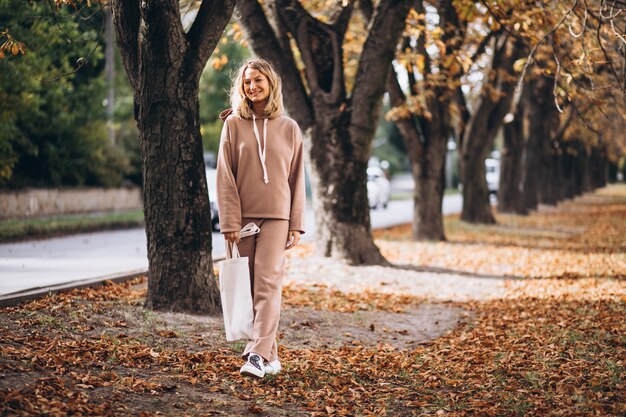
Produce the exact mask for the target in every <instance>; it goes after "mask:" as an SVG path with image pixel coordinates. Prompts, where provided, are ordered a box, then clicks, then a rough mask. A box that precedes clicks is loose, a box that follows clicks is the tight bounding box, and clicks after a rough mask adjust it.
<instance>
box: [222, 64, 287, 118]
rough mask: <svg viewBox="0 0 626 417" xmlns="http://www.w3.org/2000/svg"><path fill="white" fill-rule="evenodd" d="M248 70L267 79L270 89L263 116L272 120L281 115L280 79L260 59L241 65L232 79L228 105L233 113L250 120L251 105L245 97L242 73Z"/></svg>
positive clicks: (272, 69)
mask: <svg viewBox="0 0 626 417" xmlns="http://www.w3.org/2000/svg"><path fill="white" fill-rule="evenodd" d="M248 68H253V69H255V70H257V71H259V72H260V73H261V74H263V75H265V77H267V81H268V84H269V87H270V92H269V95H268V96H267V105H266V106H265V116H267V117H269V118H274V117H277V116H280V115H282V114H283V112H284V109H283V92H282V85H281V81H280V77H279V76H278V74H277V73H276V71H274V68H273V67H272V64H270V63H269V62H267V61H266V60H264V59H261V58H252V59H249V60H247V61H246V62H244V63H243V64H241V66H240V67H239V70H238V71H237V75H236V76H235V78H234V79H233V86H232V88H231V90H230V105H231V107H232V109H233V112H234V113H235V114H236V115H237V116H239V117H242V118H244V119H251V118H252V103H251V102H250V100H249V99H248V98H247V97H246V93H245V90H244V82H243V81H244V80H243V77H244V73H245V72H246V70H247V69H248Z"/></svg>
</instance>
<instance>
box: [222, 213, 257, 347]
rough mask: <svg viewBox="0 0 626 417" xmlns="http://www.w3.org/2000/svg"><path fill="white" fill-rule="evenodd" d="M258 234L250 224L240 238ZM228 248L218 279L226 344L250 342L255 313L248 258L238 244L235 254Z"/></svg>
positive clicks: (233, 249)
mask: <svg viewBox="0 0 626 417" xmlns="http://www.w3.org/2000/svg"><path fill="white" fill-rule="evenodd" d="M258 232H259V228H258V226H257V225H256V224H254V223H249V224H248V225H246V226H245V227H244V228H243V229H242V230H241V232H240V237H241V238H244V237H246V236H250V235H253V234H255V233H258ZM226 245H227V248H226V259H225V260H224V261H222V262H221V263H220V277H219V278H220V280H219V282H220V295H221V298H222V312H223V314H224V330H225V332H226V340H228V341H233V340H242V339H247V340H249V339H252V324H253V321H254V311H253V309H252V292H251V290H250V270H249V269H248V257H242V256H240V255H239V249H238V248H237V244H236V243H233V245H232V250H229V249H230V248H229V247H228V246H229V244H228V243H226Z"/></svg>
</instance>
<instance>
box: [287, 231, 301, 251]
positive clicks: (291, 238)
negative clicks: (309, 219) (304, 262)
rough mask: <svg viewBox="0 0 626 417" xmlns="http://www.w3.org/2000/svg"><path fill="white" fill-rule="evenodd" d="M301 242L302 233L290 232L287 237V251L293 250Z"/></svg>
mask: <svg viewBox="0 0 626 417" xmlns="http://www.w3.org/2000/svg"><path fill="white" fill-rule="evenodd" d="M299 241H300V232H299V231H297V230H290V231H289V234H288V235H287V246H286V247H285V249H291V248H293V247H294V246H296V245H297V244H298V242H299Z"/></svg>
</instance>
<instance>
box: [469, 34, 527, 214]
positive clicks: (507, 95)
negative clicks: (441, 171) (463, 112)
mask: <svg viewBox="0 0 626 417" xmlns="http://www.w3.org/2000/svg"><path fill="white" fill-rule="evenodd" d="M500 41H501V40H497V41H496V45H497V43H498V42H500ZM502 42H503V45H501V46H497V49H496V51H495V52H494V57H493V62H492V71H496V73H495V74H494V75H493V79H494V81H492V82H491V83H488V84H485V86H484V88H483V90H482V92H481V97H480V103H479V105H478V108H477V109H476V111H475V112H474V113H473V114H472V116H471V118H470V121H469V123H468V126H467V128H466V129H465V130H464V132H463V135H462V138H461V141H460V142H461V146H459V151H460V155H459V156H460V159H459V162H460V168H461V181H462V183H463V210H462V212H461V220H464V221H467V222H471V223H484V224H491V223H495V222H496V220H495V217H494V216H493V212H492V210H491V203H490V201H489V190H488V188H487V179H486V178H485V159H486V158H487V155H488V153H489V150H490V149H491V146H492V145H493V141H494V140H495V137H496V134H497V132H498V130H499V129H500V126H501V125H502V120H503V118H504V116H505V115H506V114H507V113H508V111H509V109H510V107H511V102H512V100H513V93H514V90H515V85H516V78H515V77H513V76H512V75H511V74H513V72H514V71H513V65H514V64H515V61H517V59H518V58H520V57H521V56H522V54H523V51H524V49H523V45H522V44H521V42H519V41H515V40H511V39H507V38H506V37H505V38H503V41H502ZM493 90H495V91H493Z"/></svg>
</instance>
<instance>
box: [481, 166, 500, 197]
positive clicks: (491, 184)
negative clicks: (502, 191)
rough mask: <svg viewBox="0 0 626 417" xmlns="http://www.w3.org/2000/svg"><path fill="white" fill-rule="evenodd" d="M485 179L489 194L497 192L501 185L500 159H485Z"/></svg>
mask: <svg viewBox="0 0 626 417" xmlns="http://www.w3.org/2000/svg"><path fill="white" fill-rule="evenodd" d="M485 179H486V180H487V189H488V190H489V194H497V193H498V188H499V187H500V161H499V160H498V159H494V158H487V159H485Z"/></svg>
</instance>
